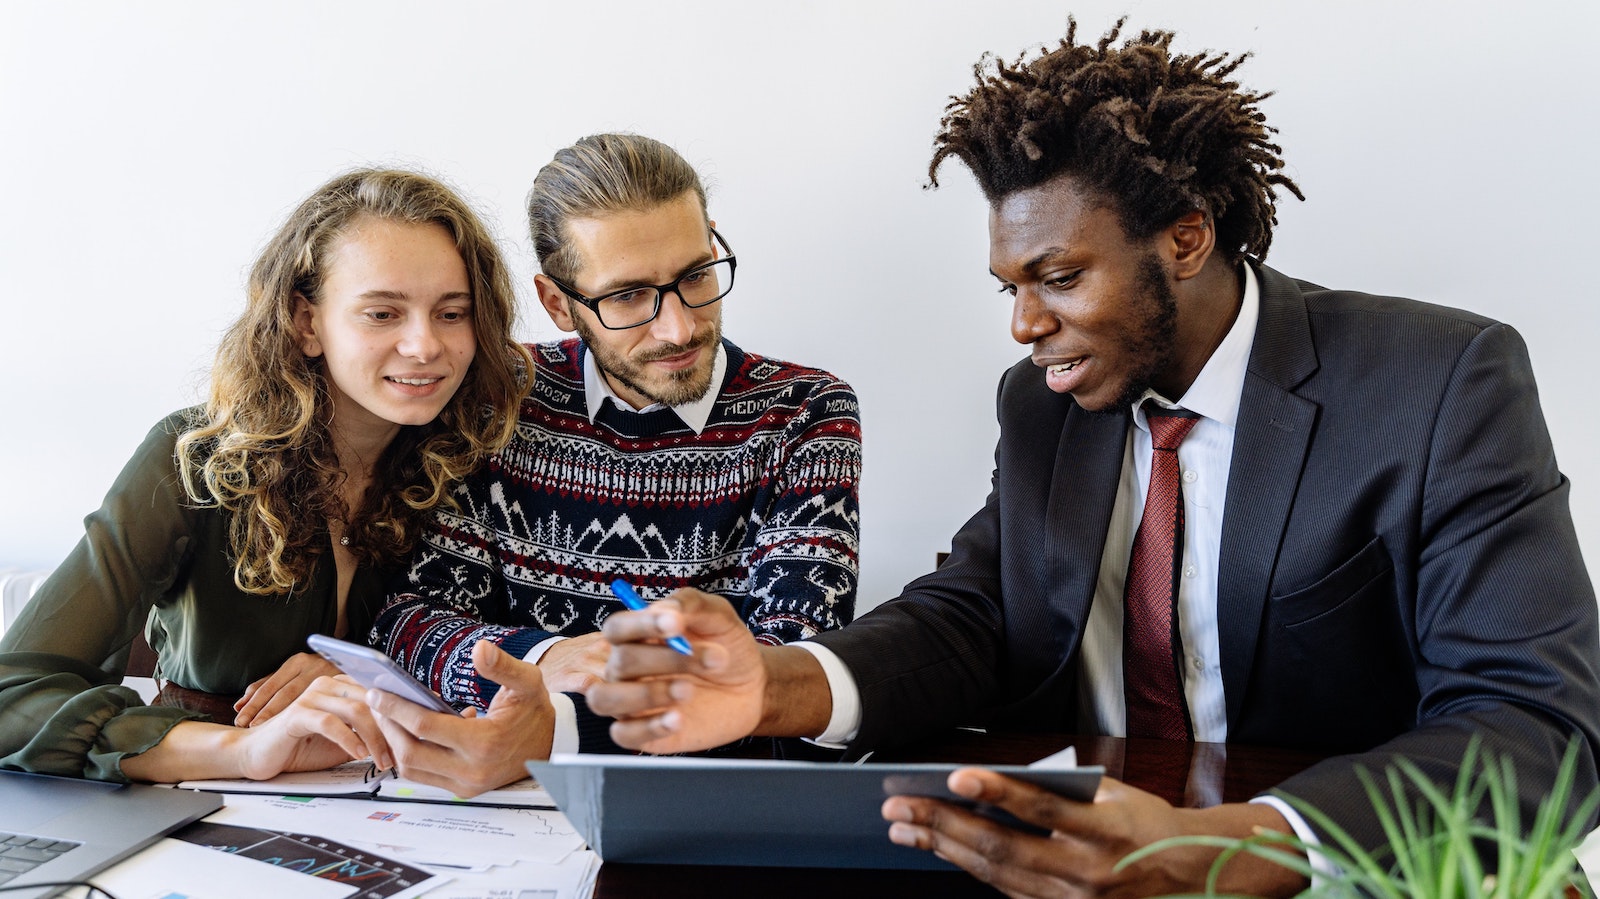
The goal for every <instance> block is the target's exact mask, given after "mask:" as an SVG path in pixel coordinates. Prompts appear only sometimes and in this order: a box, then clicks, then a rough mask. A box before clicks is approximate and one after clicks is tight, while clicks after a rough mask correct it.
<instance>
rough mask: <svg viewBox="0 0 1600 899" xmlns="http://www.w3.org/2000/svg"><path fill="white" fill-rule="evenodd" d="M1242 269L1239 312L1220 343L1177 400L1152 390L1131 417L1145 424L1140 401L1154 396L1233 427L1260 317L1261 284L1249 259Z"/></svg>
mask: <svg viewBox="0 0 1600 899" xmlns="http://www.w3.org/2000/svg"><path fill="white" fill-rule="evenodd" d="M1240 267H1241V268H1243V269H1244V296H1243V297H1242V298H1241V299H1240V301H1239V315H1238V316H1237V317H1236V318H1234V320H1233V327H1231V328H1229V329H1228V334H1227V336H1226V337H1223V338H1222V343H1220V344H1218V345H1217V349H1216V350H1215V351H1214V352H1213V353H1212V354H1211V358H1210V359H1207V360H1206V364H1205V367H1203V368H1201V369H1200V374H1198V375H1196V376H1195V379H1194V383H1193V384H1190V385H1189V389H1188V391H1186V392H1185V393H1184V395H1183V396H1182V397H1180V398H1179V399H1178V401H1177V402H1176V403H1174V402H1172V401H1171V400H1168V399H1167V398H1166V397H1164V396H1162V395H1161V394H1159V393H1156V392H1155V391H1154V390H1146V391H1145V393H1144V396H1142V397H1140V398H1139V401H1138V402H1136V403H1134V404H1133V417H1134V421H1136V422H1138V423H1139V426H1140V427H1141V428H1142V427H1145V424H1144V412H1143V411H1141V410H1140V408H1139V407H1140V405H1141V404H1142V403H1143V402H1144V401H1145V399H1147V398H1151V397H1154V398H1155V400H1156V402H1158V403H1161V404H1162V405H1164V406H1168V407H1171V406H1175V405H1176V406H1182V407H1183V408H1185V409H1188V410H1189V411H1190V412H1193V413H1195V414H1196V415H1199V416H1201V417H1202V418H1209V419H1211V420H1213V421H1217V422H1220V423H1222V424H1225V425H1227V426H1228V427H1230V428H1231V427H1233V426H1234V424H1235V423H1236V422H1237V421H1238V419H1239V399H1240V397H1241V395H1242V394H1243V393H1244V377H1245V372H1246V371H1247V370H1248V369H1249V367H1250V346H1251V344H1253V343H1255V339H1256V321H1257V320H1258V319H1260V317H1261V287H1260V285H1259V284H1258V283H1257V282H1256V273H1255V270H1254V269H1252V268H1251V267H1250V263H1248V262H1242V263H1240Z"/></svg>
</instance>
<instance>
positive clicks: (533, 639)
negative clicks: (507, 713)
mask: <svg viewBox="0 0 1600 899" xmlns="http://www.w3.org/2000/svg"><path fill="white" fill-rule="evenodd" d="M554 636H555V634H552V633H550V632H548V631H541V630H539V629H537V628H531V627H528V628H519V629H517V630H515V631H512V632H511V633H509V634H506V635H505V636H504V637H502V638H501V639H500V640H499V641H498V642H497V645H498V646H499V647H500V649H501V650H503V651H504V652H505V654H506V655H508V656H511V657H512V658H513V659H520V658H523V657H524V656H526V655H527V654H528V653H529V652H530V651H532V650H533V648H534V647H535V646H538V645H539V644H540V643H542V642H544V641H545V640H548V639H550V638H551V637H554ZM467 651H468V653H469V656H468V658H470V657H471V656H470V653H471V647H468V650H467ZM472 679H473V681H475V682H476V685H477V688H478V696H479V699H480V702H481V705H480V707H481V708H485V709H486V708H488V707H489V703H490V702H493V701H494V697H495V694H496V693H499V692H500V685H499V684H497V683H495V682H494V681H492V680H489V679H488V678H486V677H484V676H483V675H481V674H479V673H478V669H477V668H473V669H472ZM475 704H476V703H475Z"/></svg>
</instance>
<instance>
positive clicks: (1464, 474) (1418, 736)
mask: <svg viewBox="0 0 1600 899" xmlns="http://www.w3.org/2000/svg"><path fill="white" fill-rule="evenodd" d="M1427 466H1428V470H1427V474H1426V479H1425V487H1424V496H1423V498H1422V513H1421V515H1420V531H1421V532H1420V534H1419V535H1418V538H1419V539H1418V545H1419V547H1420V548H1421V551H1420V553H1419V558H1418V559H1416V568H1415V570H1416V572H1417V574H1416V584H1415V596H1416V601H1415V604H1414V614H1413V616H1412V618H1413V620H1412V621H1411V622H1410V625H1411V627H1413V628H1414V633H1415V650H1414V652H1415V656H1416V658H1415V664H1416V675H1417V684H1418V688H1419V690H1420V694H1421V699H1420V702H1419V707H1418V724H1417V726H1416V727H1415V728H1414V729H1413V730H1411V731H1410V732H1408V733H1405V734H1402V735H1400V736H1399V737H1396V738H1395V739H1392V740H1390V741H1388V742H1387V743H1385V744H1383V745H1380V746H1378V747H1376V748H1375V749H1373V750H1371V751H1369V752H1364V753H1360V754H1357V755H1352V756H1341V757H1338V758H1333V759H1329V760H1327V761H1325V762H1323V763H1321V764H1319V765H1317V766H1315V767H1313V768H1311V769H1309V770H1307V771H1305V772H1303V773H1302V774H1300V775H1297V776H1296V777H1293V778H1290V779H1289V780H1288V781H1286V782H1284V783H1283V784H1282V785H1281V786H1280V788H1279V790H1278V792H1280V793H1281V794H1284V795H1287V796H1291V797H1298V798H1300V799H1302V800H1305V801H1307V802H1310V803H1312V804H1313V805H1315V806H1316V807H1318V808H1319V809H1321V810H1323V811H1324V812H1327V813H1328V814H1329V815H1330V816H1331V817H1332V818H1333V819H1334V820H1335V821H1337V822H1339V824H1340V825H1341V826H1342V827H1344V828H1345V829H1346V830H1348V831H1349V832H1350V833H1351V834H1352V835H1353V836H1355V837H1356V839H1357V840H1358V841H1360V842H1361V843H1362V844H1363V845H1367V846H1375V845H1379V844H1380V843H1382V842H1383V834H1382V829H1381V827H1380V826H1379V823H1378V821H1377V820H1376V818H1375V816H1374V814H1373V812H1372V809H1371V807H1370V804H1369V803H1368V801H1367V798H1366V795H1365V792H1364V791H1363V789H1362V787H1361V784H1360V781H1359V779H1358V777H1357V775H1356V771H1357V770H1358V768H1364V769H1366V770H1367V771H1369V772H1371V773H1372V774H1373V775H1377V776H1380V777H1381V772H1382V771H1383V769H1384V768H1385V767H1386V766H1388V765H1389V764H1391V763H1392V762H1393V761H1394V759H1395V758H1396V757H1399V756H1404V757H1406V758H1408V759H1410V760H1411V761H1412V762H1413V763H1415V764H1416V765H1418V766H1419V767H1420V768H1421V769H1422V770H1423V771H1425V772H1426V773H1427V774H1428V775H1430V777H1432V779H1433V780H1434V781H1435V782H1436V783H1440V784H1444V785H1451V784H1453V783H1454V781H1455V778H1456V773H1457V770H1458V768H1459V767H1460V763H1461V760H1462V755H1463V752H1464V751H1465V748H1466V746H1467V744H1468V742H1469V741H1470V740H1471V739H1472V738H1473V737H1475V736H1476V737H1478V738H1480V739H1481V740H1482V743H1483V748H1484V749H1485V750H1486V751H1487V752H1489V753H1491V754H1492V755H1493V756H1495V757H1498V758H1503V759H1507V760H1509V761H1510V762H1511V763H1512V764H1514V765H1515V770H1516V773H1517V784H1518V786H1519V788H1520V790H1521V799H1522V805H1523V809H1522V816H1523V817H1522V821H1523V822H1524V823H1525V824H1526V823H1527V822H1531V821H1532V819H1533V810H1534V809H1535V808H1536V807H1537V804H1538V802H1539V801H1540V800H1541V799H1542V798H1543V796H1544V795H1545V794H1547V793H1548V792H1549V789H1550V786H1551V784H1552V783H1553V781H1554V779H1555V772H1556V770H1557V768H1558V766H1559V764H1560V761H1561V758H1562V755H1563V753H1564V752H1565V751H1566V749H1567V747H1568V744H1569V741H1570V742H1572V743H1574V744H1575V745H1576V747H1577V751H1578V769H1577V780H1576V783H1575V785H1574V789H1573V796H1574V797H1575V798H1574V799H1573V800H1572V803H1571V804H1572V805H1574V806H1575V805H1576V803H1577V801H1578V800H1581V799H1582V798H1583V797H1584V796H1587V795H1588V794H1589V792H1590V791H1591V790H1593V789H1594V788H1595V785H1596V748H1597V747H1600V721H1597V718H1600V670H1597V660H1600V637H1597V625H1596V603H1595V594H1594V588H1593V586H1592V584H1591V582H1590V580H1589V576H1588V574H1587V572H1586V570H1585V568H1584V563H1583V559H1582V556H1581V554H1580V551H1579V546H1578V540H1577V535H1576V533H1575V531H1574V528H1573V524H1572V517H1571V514H1570V511H1569V509H1568V492H1569V484H1568V482H1567V480H1566V478H1565V477H1564V476H1562V474H1561V473H1560V471H1559V470H1558V469H1557V467H1556V460H1555V454H1554V450H1553V448H1552V446H1551V443H1550V437H1549V433H1548V431H1547V429H1546V427H1545V422H1544V417H1543V414H1542V412H1541V411H1540V408H1539V400H1538V395H1537V390H1536V387H1535V385H1534V379H1533V371H1532V366H1531V364H1530V362H1529V360H1528V356H1527V351H1526V348H1525V346H1524V345H1523V343H1522V340H1521V338H1520V337H1519V336H1518V335H1517V334H1516V332H1515V331H1514V330H1512V329H1511V328H1510V327H1508V326H1505V325H1498V324H1496V325H1491V326H1490V327H1488V328H1486V329H1484V330H1483V331H1482V332H1481V333H1480V334H1479V335H1478V336H1477V337H1476V338H1475V339H1474V340H1473V341H1472V342H1471V343H1470V344H1469V345H1468V346H1467V348H1466V350H1465V351H1464V352H1463V353H1462V355H1461V357H1460V359H1459V360H1458V362H1457V365H1456V368H1455V370H1454V372H1453V374H1452V376H1451V379H1450V382H1449V387H1448V389H1447V390H1446V391H1445V393H1444V394H1443V396H1442V400H1441V402H1440V404H1439V407H1438V413H1437V417H1436V420H1435V422H1434V426H1433V433H1432V441H1431V445H1430V448H1429V453H1428V460H1427ZM1569 811H1570V806H1569ZM1591 823H1592V822H1591ZM1324 836H1325V835H1324Z"/></svg>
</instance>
